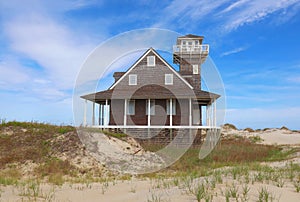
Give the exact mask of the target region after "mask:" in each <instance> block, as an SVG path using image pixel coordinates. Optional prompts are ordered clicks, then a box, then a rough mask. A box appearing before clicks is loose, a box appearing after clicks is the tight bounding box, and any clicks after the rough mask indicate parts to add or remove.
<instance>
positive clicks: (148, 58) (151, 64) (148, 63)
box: [147, 55, 155, 67]
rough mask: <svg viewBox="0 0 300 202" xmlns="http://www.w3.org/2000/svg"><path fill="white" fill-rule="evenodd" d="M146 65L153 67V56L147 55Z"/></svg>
mask: <svg viewBox="0 0 300 202" xmlns="http://www.w3.org/2000/svg"><path fill="white" fill-rule="evenodd" d="M147 66H148V67H154V66H155V56H153V55H152V56H148V57H147Z"/></svg>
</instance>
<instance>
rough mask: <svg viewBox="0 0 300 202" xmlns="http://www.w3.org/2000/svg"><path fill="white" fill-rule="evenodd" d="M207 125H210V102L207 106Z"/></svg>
mask: <svg viewBox="0 0 300 202" xmlns="http://www.w3.org/2000/svg"><path fill="white" fill-rule="evenodd" d="M206 122H207V123H206V125H207V126H210V104H208V105H207V106H206Z"/></svg>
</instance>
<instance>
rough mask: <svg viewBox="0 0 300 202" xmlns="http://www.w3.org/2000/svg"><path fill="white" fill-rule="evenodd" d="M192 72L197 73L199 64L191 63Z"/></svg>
mask: <svg viewBox="0 0 300 202" xmlns="http://www.w3.org/2000/svg"><path fill="white" fill-rule="evenodd" d="M193 74H199V65H193Z"/></svg>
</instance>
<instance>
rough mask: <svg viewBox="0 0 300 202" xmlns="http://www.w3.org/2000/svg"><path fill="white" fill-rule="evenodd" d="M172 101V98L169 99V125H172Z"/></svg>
mask: <svg viewBox="0 0 300 202" xmlns="http://www.w3.org/2000/svg"><path fill="white" fill-rule="evenodd" d="M172 115H173V101H172V98H171V99H170V126H172V125H173V116H172Z"/></svg>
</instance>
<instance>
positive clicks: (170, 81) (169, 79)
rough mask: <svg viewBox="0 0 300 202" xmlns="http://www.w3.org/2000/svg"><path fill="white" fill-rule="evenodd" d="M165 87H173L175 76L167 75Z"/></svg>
mask: <svg viewBox="0 0 300 202" xmlns="http://www.w3.org/2000/svg"><path fill="white" fill-rule="evenodd" d="M165 85H173V74H165Z"/></svg>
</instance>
